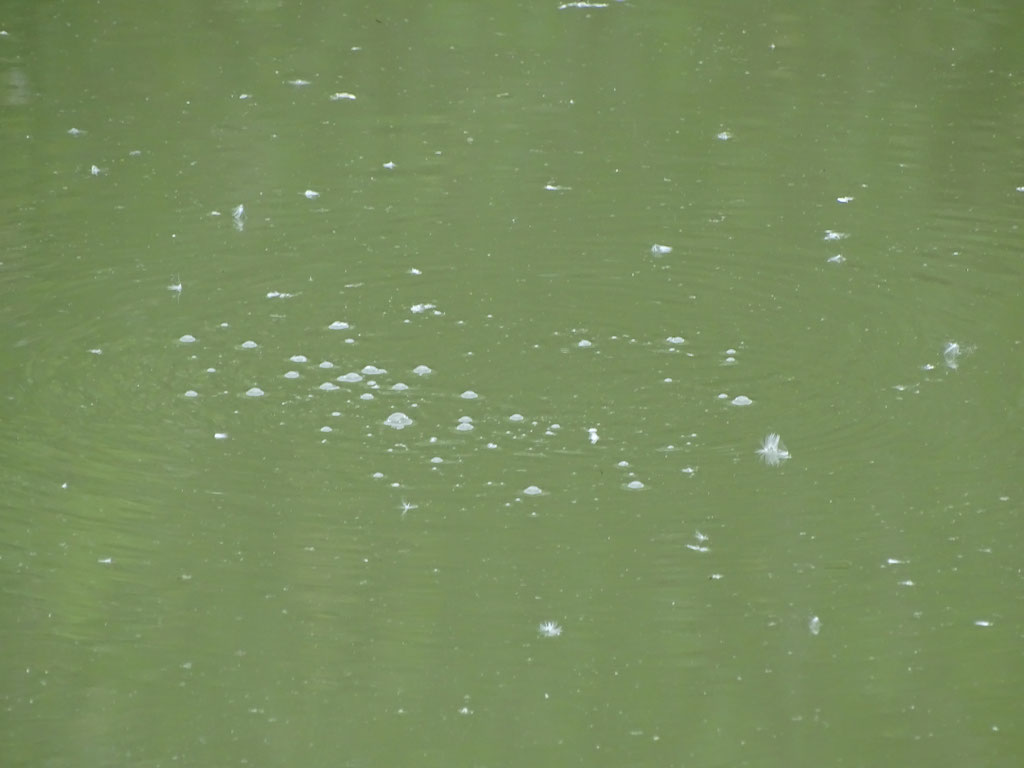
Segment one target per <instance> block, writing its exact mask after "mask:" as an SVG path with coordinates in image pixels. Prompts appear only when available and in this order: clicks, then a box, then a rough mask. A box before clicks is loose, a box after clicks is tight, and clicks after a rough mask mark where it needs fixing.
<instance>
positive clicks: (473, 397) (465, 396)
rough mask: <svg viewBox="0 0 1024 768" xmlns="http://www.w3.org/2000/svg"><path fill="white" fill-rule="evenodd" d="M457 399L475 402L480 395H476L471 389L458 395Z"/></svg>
mask: <svg viewBox="0 0 1024 768" xmlns="http://www.w3.org/2000/svg"><path fill="white" fill-rule="evenodd" d="M459 397H461V398H462V399H463V400H476V399H477V398H478V397H480V395H478V394H477V393H476V392H474V391H473V390H472V389H467V390H466V391H465V392H463V393H462V394H461V395H459Z"/></svg>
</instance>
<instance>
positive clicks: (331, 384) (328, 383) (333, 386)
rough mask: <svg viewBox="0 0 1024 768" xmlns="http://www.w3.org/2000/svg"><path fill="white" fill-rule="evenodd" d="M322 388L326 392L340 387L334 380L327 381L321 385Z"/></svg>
mask: <svg viewBox="0 0 1024 768" xmlns="http://www.w3.org/2000/svg"><path fill="white" fill-rule="evenodd" d="M320 389H322V390H323V391H324V392H333V391H334V390H336V389H338V385H337V384H335V383H334V382H333V381H325V382H324V383H323V384H321V385H320Z"/></svg>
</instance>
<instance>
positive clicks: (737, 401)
mask: <svg viewBox="0 0 1024 768" xmlns="http://www.w3.org/2000/svg"><path fill="white" fill-rule="evenodd" d="M753 402H754V401H753V400H751V399H750V398H749V397H747V396H746V395H737V396H736V397H734V398H733V399H732V404H733V405H751V404H752V403H753Z"/></svg>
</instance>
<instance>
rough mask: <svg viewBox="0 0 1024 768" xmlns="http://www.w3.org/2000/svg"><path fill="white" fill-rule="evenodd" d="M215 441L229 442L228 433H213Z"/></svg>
mask: <svg viewBox="0 0 1024 768" xmlns="http://www.w3.org/2000/svg"><path fill="white" fill-rule="evenodd" d="M213 439H214V440H227V439H228V433H227V432H214V433H213Z"/></svg>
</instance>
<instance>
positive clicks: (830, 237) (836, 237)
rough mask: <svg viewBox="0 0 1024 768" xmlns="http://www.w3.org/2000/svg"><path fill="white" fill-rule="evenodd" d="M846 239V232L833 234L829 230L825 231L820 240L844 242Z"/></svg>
mask: <svg viewBox="0 0 1024 768" xmlns="http://www.w3.org/2000/svg"><path fill="white" fill-rule="evenodd" d="M848 237H849V235H848V234H847V233H846V232H833V231H832V230H831V229H826V230H825V236H824V237H823V238H822V240H845V239H846V238H848Z"/></svg>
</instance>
